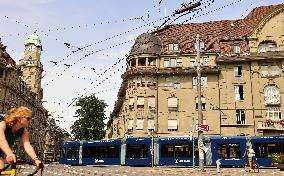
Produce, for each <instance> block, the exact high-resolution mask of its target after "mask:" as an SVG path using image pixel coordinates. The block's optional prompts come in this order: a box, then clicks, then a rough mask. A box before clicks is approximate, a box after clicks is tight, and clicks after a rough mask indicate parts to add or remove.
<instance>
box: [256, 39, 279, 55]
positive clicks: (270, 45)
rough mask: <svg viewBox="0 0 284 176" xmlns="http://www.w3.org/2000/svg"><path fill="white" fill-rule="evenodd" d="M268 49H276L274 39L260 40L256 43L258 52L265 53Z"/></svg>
mask: <svg viewBox="0 0 284 176" xmlns="http://www.w3.org/2000/svg"><path fill="white" fill-rule="evenodd" d="M269 51H272V52H273V51H277V44H276V42H275V41H271V40H266V41H263V42H261V43H260V44H259V45H258V52H259V53H266V52H269Z"/></svg>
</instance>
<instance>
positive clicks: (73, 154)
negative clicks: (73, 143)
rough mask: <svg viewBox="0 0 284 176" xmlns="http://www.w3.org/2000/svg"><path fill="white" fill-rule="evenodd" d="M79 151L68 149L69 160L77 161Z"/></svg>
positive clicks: (72, 148)
mask: <svg viewBox="0 0 284 176" xmlns="http://www.w3.org/2000/svg"><path fill="white" fill-rule="evenodd" d="M76 153H77V150H76V148H74V147H68V148H67V158H71V159H75V158H76Z"/></svg>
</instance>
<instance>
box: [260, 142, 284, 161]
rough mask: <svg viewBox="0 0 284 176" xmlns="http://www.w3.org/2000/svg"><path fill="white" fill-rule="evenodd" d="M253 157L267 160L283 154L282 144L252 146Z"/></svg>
mask: <svg viewBox="0 0 284 176" xmlns="http://www.w3.org/2000/svg"><path fill="white" fill-rule="evenodd" d="M254 151H255V157H257V158H267V157H272V155H273V154H276V153H278V154H280V153H284V143H262V142H261V143H260V142H257V143H255V145H254Z"/></svg>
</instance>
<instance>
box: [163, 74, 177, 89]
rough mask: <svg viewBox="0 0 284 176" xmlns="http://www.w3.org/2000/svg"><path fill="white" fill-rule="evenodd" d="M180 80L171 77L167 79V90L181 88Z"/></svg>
mask: <svg viewBox="0 0 284 176" xmlns="http://www.w3.org/2000/svg"><path fill="white" fill-rule="evenodd" d="M179 81H180V78H179V77H177V76H171V77H167V78H166V83H165V89H172V88H174V89H179V88H180V82H179Z"/></svg>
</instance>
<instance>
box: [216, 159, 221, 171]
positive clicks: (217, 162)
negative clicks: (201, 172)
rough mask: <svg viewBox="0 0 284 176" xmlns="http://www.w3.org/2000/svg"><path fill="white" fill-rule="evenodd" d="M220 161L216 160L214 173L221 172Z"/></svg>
mask: <svg viewBox="0 0 284 176" xmlns="http://www.w3.org/2000/svg"><path fill="white" fill-rule="evenodd" d="M221 160H222V159H221V158H219V159H217V160H216V166H217V168H216V171H217V172H218V173H220V172H221V170H220V168H221Z"/></svg>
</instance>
